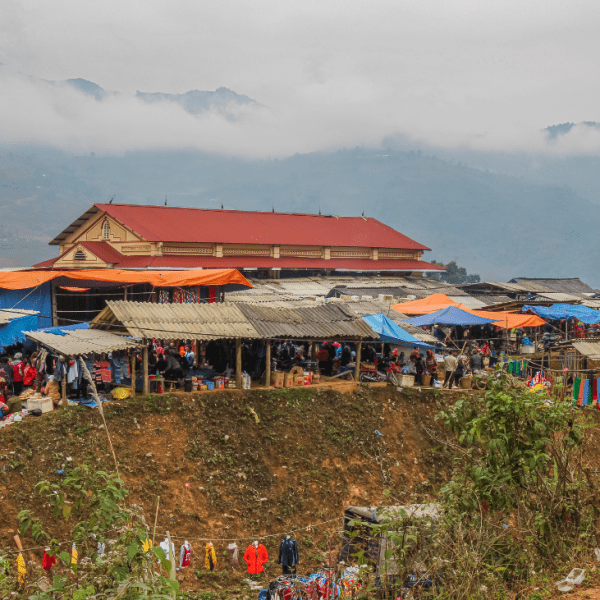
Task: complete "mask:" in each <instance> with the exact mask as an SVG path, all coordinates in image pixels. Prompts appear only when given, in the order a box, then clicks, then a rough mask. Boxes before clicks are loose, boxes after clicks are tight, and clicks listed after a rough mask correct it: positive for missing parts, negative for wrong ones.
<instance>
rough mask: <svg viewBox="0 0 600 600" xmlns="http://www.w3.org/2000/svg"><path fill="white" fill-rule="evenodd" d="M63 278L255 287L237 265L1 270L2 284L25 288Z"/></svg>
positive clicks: (155, 283) (0, 281) (160, 284)
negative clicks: (190, 268)
mask: <svg viewBox="0 0 600 600" xmlns="http://www.w3.org/2000/svg"><path fill="white" fill-rule="evenodd" d="M58 278H60V279H61V281H60V283H61V284H63V283H64V284H65V285H69V283H70V282H71V281H79V282H81V281H85V282H87V285H86V287H92V286H91V284H93V283H94V282H99V283H100V282H102V283H116V284H134V283H149V284H151V285H153V286H154V287H188V286H196V285H203V286H209V285H219V286H222V285H230V284H236V285H242V286H246V287H250V288H251V287H252V285H251V284H250V282H249V281H248V280H247V279H246V278H245V277H244V276H243V275H242V274H241V273H240V272H239V271H237V270H236V269H205V270H200V271H198V270H196V271H125V270H120V269H97V270H89V271H87V270H80V271H8V272H5V273H0V288H3V289H7V290H24V289H29V288H35V287H37V286H39V285H41V284H43V283H46V282H48V281H52V280H53V279H58Z"/></svg>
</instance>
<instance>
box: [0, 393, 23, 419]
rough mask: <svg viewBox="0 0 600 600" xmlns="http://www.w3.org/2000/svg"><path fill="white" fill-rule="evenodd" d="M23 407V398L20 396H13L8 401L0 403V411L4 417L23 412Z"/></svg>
mask: <svg viewBox="0 0 600 600" xmlns="http://www.w3.org/2000/svg"><path fill="white" fill-rule="evenodd" d="M21 408H22V403H21V398H19V396H11V397H10V398H9V399H8V400H7V401H6V403H3V404H1V405H0V412H1V413H2V417H3V418H4V417H8V415H12V414H13V413H18V412H21Z"/></svg>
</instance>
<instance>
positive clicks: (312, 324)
mask: <svg viewBox="0 0 600 600" xmlns="http://www.w3.org/2000/svg"><path fill="white" fill-rule="evenodd" d="M238 306H239V308H240V310H241V311H242V312H243V313H244V314H245V315H246V317H247V318H248V320H249V321H250V322H251V323H252V325H253V326H254V328H255V329H256V330H257V331H258V333H259V334H260V335H261V337H263V338H267V339H268V338H276V337H279V338H296V339H320V340H325V339H330V338H331V339H333V338H348V339H358V338H374V337H375V336H374V334H373V330H372V329H371V328H370V327H369V326H368V325H367V324H366V323H365V322H364V321H363V320H362V319H360V318H357V316H356V315H355V314H354V313H353V312H352V311H351V310H347V309H346V307H345V304H343V303H335V304H323V305H321V306H315V307H297V308H273V307H270V306H263V305H257V304H239V305H238Z"/></svg>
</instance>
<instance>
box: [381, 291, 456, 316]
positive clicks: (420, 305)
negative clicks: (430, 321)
mask: <svg viewBox="0 0 600 600" xmlns="http://www.w3.org/2000/svg"><path fill="white" fill-rule="evenodd" d="M449 306H456V307H457V308H461V309H463V310H468V307H467V306H465V305H464V304H461V303H460V302H456V301H455V300H452V298H450V297H448V296H446V294H432V295H431V296H427V298H422V299H421V300H412V301H411V302H401V303H400V304H393V305H392V308H393V309H395V310H397V311H398V312H401V313H404V314H405V315H428V314H429V313H432V312H435V311H437V310H442V309H444V308H448V307H449Z"/></svg>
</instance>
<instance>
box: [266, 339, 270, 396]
mask: <svg viewBox="0 0 600 600" xmlns="http://www.w3.org/2000/svg"><path fill="white" fill-rule="evenodd" d="M266 350H267V351H266V360H267V364H266V365H265V366H266V375H265V385H266V386H267V387H268V388H270V387H271V340H267V348H266Z"/></svg>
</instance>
